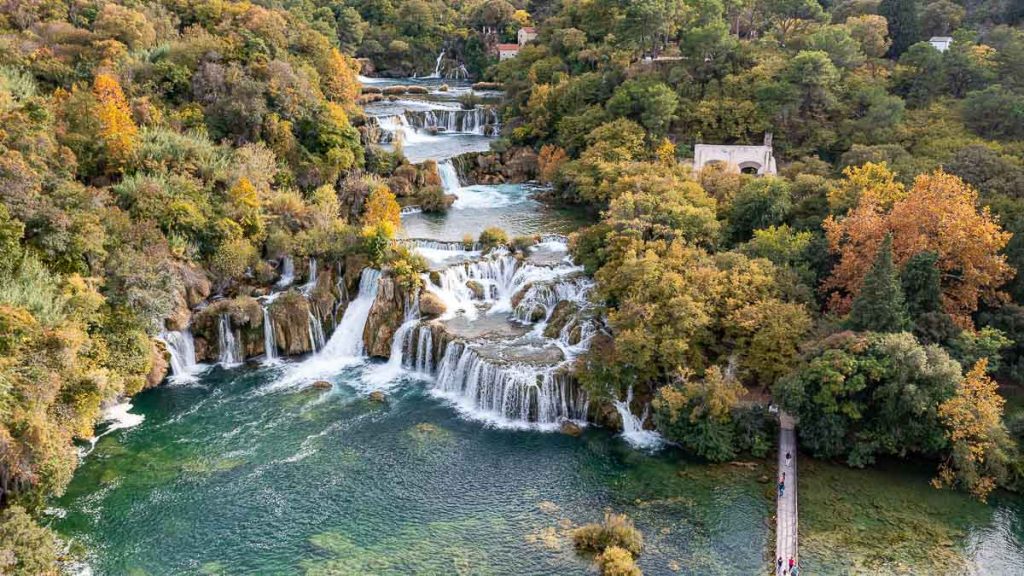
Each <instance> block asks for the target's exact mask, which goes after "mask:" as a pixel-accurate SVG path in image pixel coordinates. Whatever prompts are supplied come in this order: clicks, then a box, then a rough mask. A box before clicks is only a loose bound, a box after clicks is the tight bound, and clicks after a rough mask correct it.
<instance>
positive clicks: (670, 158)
mask: <svg viewBox="0 0 1024 576" xmlns="http://www.w3.org/2000/svg"><path fill="white" fill-rule="evenodd" d="M654 155H655V156H657V157H658V162H661V163H662V164H665V165H672V164H675V162H676V145H675V144H673V143H672V142H671V141H670V140H669V139H668V138H662V139H661V143H659V144H658V148H657V149H656V150H655V151H654Z"/></svg>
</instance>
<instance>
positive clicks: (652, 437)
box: [614, 386, 664, 449]
mask: <svg viewBox="0 0 1024 576" xmlns="http://www.w3.org/2000/svg"><path fill="white" fill-rule="evenodd" d="M632 403H633V387H632V386H630V387H629V390H628V391H627V392H626V400H625V401H622V400H616V401H615V402H614V404H615V410H616V411H617V412H618V413H619V417H620V418H621V419H622V438H623V439H624V440H625V441H626V442H628V443H629V444H630V445H631V446H633V447H634V448H648V449H652V448H658V447H660V446H661V445H662V444H663V443H664V440H663V439H662V438H661V435H660V434H658V433H657V432H655V431H653V430H644V420H646V419H647V415H648V414H647V411H648V409H649V408H648V407H645V408H644V413H643V415H641V416H640V417H637V416H635V415H634V414H633V413H632V412H631V411H630V408H629V406H630V404H632Z"/></svg>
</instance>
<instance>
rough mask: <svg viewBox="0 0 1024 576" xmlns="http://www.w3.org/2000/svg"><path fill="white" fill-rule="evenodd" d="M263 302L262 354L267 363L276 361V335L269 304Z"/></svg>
mask: <svg viewBox="0 0 1024 576" xmlns="http://www.w3.org/2000/svg"><path fill="white" fill-rule="evenodd" d="M272 301H273V300H270V299H268V300H265V301H264V302H263V354H264V358H265V359H266V361H267V362H268V363H270V362H274V361H276V360H277V335H276V334H275V332H274V319H273V318H272V317H271V316H270V303H271V302H272Z"/></svg>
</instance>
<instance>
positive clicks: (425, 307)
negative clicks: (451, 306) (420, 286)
mask: <svg viewBox="0 0 1024 576" xmlns="http://www.w3.org/2000/svg"><path fill="white" fill-rule="evenodd" d="M447 311H448V309H447V307H446V306H445V304H444V302H442V301H441V299H440V298H438V297H437V296H436V295H434V293H432V292H426V291H424V292H423V293H422V294H421V295H420V314H421V315H422V316H423V317H424V318H438V317H440V316H442V315H444V313H445V312H447Z"/></svg>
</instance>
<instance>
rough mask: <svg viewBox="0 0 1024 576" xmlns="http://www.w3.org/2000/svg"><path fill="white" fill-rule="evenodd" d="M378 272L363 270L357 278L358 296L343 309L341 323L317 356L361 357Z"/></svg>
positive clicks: (375, 293)
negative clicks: (364, 330) (364, 331)
mask: <svg viewBox="0 0 1024 576" xmlns="http://www.w3.org/2000/svg"><path fill="white" fill-rule="evenodd" d="M379 281H380V270H375V269H373V268H365V269H363V274H362V276H360V278H359V295H358V296H356V299H355V300H353V301H352V302H350V303H349V305H348V307H347V308H345V314H344V315H343V316H342V317H341V322H340V323H339V324H338V327H337V328H336V329H335V330H334V334H331V339H330V340H328V341H327V344H326V345H325V346H324V348H323V350H321V351H320V353H319V354H318V356H320V357H324V358H358V357H361V356H363V354H364V352H365V349H364V347H363V329H364V328H365V327H366V319H367V318H368V317H369V315H370V307H372V306H373V301H374V300H376V298H377V287H378V284H379Z"/></svg>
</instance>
